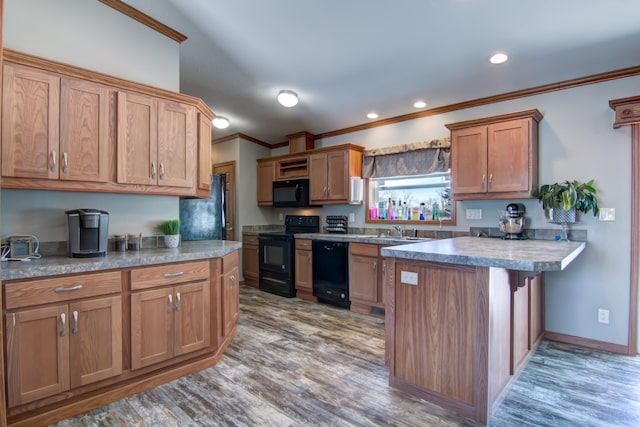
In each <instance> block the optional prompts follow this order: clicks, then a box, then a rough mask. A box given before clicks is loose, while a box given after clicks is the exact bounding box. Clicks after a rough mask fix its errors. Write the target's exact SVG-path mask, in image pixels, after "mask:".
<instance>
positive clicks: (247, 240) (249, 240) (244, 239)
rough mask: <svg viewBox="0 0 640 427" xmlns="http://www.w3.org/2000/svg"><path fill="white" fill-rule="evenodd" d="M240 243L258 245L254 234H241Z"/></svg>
mask: <svg viewBox="0 0 640 427" xmlns="http://www.w3.org/2000/svg"><path fill="white" fill-rule="evenodd" d="M242 244H243V245H255V246H258V236H254V235H250V236H246V235H245V236H243V237H242Z"/></svg>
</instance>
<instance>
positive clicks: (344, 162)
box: [327, 150, 349, 202]
mask: <svg viewBox="0 0 640 427" xmlns="http://www.w3.org/2000/svg"><path fill="white" fill-rule="evenodd" d="M327 199H328V200H341V201H344V202H347V201H349V152H348V151H346V150H340V151H332V152H329V153H327Z"/></svg>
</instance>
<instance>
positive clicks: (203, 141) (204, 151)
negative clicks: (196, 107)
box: [198, 113, 212, 191]
mask: <svg viewBox="0 0 640 427" xmlns="http://www.w3.org/2000/svg"><path fill="white" fill-rule="evenodd" d="M211 138H212V137H211V121H210V120H209V119H208V118H207V116H205V115H204V114H202V113H198V189H200V190H203V191H210V190H211Z"/></svg>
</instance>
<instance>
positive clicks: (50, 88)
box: [2, 64, 60, 179]
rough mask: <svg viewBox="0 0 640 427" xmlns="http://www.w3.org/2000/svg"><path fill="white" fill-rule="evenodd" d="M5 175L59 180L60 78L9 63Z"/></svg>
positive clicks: (4, 122) (6, 68) (6, 73)
mask: <svg viewBox="0 0 640 427" xmlns="http://www.w3.org/2000/svg"><path fill="white" fill-rule="evenodd" d="M2 80H3V82H2V84H3V92H2V175H3V176H15V177H24V178H45V179H46V178H49V179H57V178H58V152H59V148H58V147H59V140H60V137H59V133H60V77H59V76H57V75H55V74H52V73H48V72H45V71H41V70H35V69H30V68H26V67H21V66H18V65H11V64H5V65H4V67H3V75H2Z"/></svg>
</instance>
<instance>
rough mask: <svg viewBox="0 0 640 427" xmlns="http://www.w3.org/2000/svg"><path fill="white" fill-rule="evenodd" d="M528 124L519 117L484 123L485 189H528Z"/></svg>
mask: <svg viewBox="0 0 640 427" xmlns="http://www.w3.org/2000/svg"><path fill="white" fill-rule="evenodd" d="M530 123H531V120H529V119H522V120H511V121H508V122H502V123H496V124H493V125H489V126H488V134H487V135H488V143H487V146H488V163H487V168H488V173H489V178H488V179H489V181H488V191H489V192H493V193H503V192H508V191H512V192H513V191H524V192H527V191H529V190H530V182H529V170H530V168H531V165H530V164H529V159H531V153H530V152H529V151H530V144H529V140H530V138H529V133H530V132H529V126H530Z"/></svg>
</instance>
